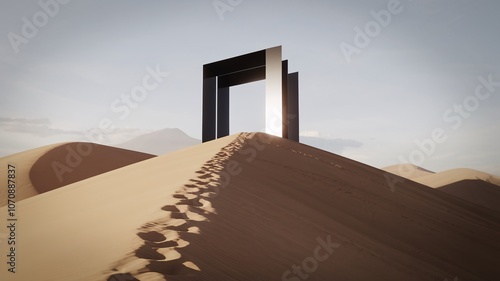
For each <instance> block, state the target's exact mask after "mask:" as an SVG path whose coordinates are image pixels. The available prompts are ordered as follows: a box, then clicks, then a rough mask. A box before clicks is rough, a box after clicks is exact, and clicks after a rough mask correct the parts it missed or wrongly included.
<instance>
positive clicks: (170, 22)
mask: <svg viewBox="0 0 500 281" xmlns="http://www.w3.org/2000/svg"><path fill="white" fill-rule="evenodd" d="M499 12H500V2H499V1H497V0H491V1H487V0H474V1H472V0H439V1H437V0H435V1H432V0H400V1H398V0H360V1H348V0H345V1H340V0H338V1H335V0H328V1H326V0H325V1H319V0H316V1H313V0H309V1H305V0H273V1H264V0H251V1H250V0H215V1H213V0H192V1H180V0H176V1H169V0H162V1H159V0H145V1H131V0H108V1H97V0H85V1H84V0H72V1H70V0H59V1H57V0H40V1H25V0H16V1H13V0H10V1H1V3H0V34H1V37H0V136H1V138H0V156H5V155H9V154H13V153H16V152H20V151H24V150H27V149H31V148H35V147H39V146H43V145H47V144H51V143H56V142H63V141H94V142H99V143H102V144H106V145H113V144H118V143H121V142H124V141H127V140H129V139H130V138H133V137H135V136H138V135H141V134H144V133H147V132H152V131H155V130H161V129H164V128H179V129H181V130H183V131H184V132H186V133H187V134H188V135H190V136H192V137H195V138H198V139H201V101H202V99H201V88H202V66H203V65H204V64H207V63H210V62H214V61H218V60H221V59H226V58H230V57H234V56H237V55H241V54H245V53H249V52H254V51H258V50H263V49H266V48H270V47H274V46H282V49H283V59H288V61H289V72H295V71H298V72H299V94H300V131H301V140H302V142H304V143H307V144H310V145H313V146H317V147H319V148H322V149H325V150H328V151H331V152H334V153H338V154H340V155H342V156H345V157H348V158H351V159H354V160H357V161H360V162H363V163H366V164H368V165H371V166H375V167H385V166H389V165H393V164H399V163H402V162H411V163H413V164H417V165H418V166H422V167H425V168H427V169H429V170H433V171H436V172H438V171H443V170H446V169H452V168H457V167H465V168H473V169H477V170H482V171H485V172H489V173H493V174H496V175H500V160H499V159H500V126H499V123H498V122H499V120H500V110H499V109H500V52H499V50H500V35H499V32H498V27H499V26H500V17H499V16H498V13H499ZM140 89H142V91H141V90H140ZM132 94H134V95H132ZM264 97H265V82H264V81H258V82H254V83H250V84H245V85H240V86H236V87H233V88H232V89H231V127H230V129H231V133H237V132H240V131H263V128H264V127H265V126H264V122H265V120H264Z"/></svg>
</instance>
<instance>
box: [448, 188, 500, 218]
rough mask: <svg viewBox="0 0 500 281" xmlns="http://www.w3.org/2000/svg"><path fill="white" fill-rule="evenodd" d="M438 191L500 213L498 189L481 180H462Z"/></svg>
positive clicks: (499, 191) (499, 190)
mask: <svg viewBox="0 0 500 281" xmlns="http://www.w3.org/2000/svg"><path fill="white" fill-rule="evenodd" d="M438 190H440V191H443V192H446V193H448V194H452V195H455V196H457V197H460V198H462V199H464V200H469V201H471V202H473V203H475V204H478V205H480V206H483V207H486V208H490V209H493V210H495V211H497V212H499V213H500V187H499V186H498V185H494V184H491V183H489V182H486V181H483V180H462V181H458V182H454V183H451V184H448V185H445V186H442V187H439V188H438Z"/></svg>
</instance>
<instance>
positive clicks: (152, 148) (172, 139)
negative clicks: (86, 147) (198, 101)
mask: <svg viewBox="0 0 500 281" xmlns="http://www.w3.org/2000/svg"><path fill="white" fill-rule="evenodd" d="M199 143H201V141H200V140H198V139H195V138H192V137H190V136H188V135H187V134H186V133H184V132H183V131H182V130H180V129H177V128H173V129H170V128H167V129H163V130H159V131H156V132H152V133H149V134H144V135H141V136H138V137H135V138H133V139H131V140H129V141H127V142H124V143H121V144H119V145H115V147H118V148H124V149H129V150H134V151H139V152H144V153H149V154H154V155H162V154H166V153H169V152H171V151H174V150H179V149H181V148H185V147H188V146H192V145H196V144H199Z"/></svg>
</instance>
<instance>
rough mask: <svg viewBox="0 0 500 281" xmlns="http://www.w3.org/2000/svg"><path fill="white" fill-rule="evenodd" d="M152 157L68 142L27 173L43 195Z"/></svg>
mask: <svg viewBox="0 0 500 281" xmlns="http://www.w3.org/2000/svg"><path fill="white" fill-rule="evenodd" d="M152 157H155V156H154V155H151V154H146V153H142V152H137V151H131V150H125V149H120V148H116V147H111V146H104V145H99V144H94V143H84V142H72V143H67V144H64V145H60V146H57V147H54V148H53V149H51V150H50V151H48V152H47V153H45V154H44V155H42V156H41V157H40V158H38V159H37V161H36V162H35V163H33V166H32V167H31V169H30V173H29V174H30V180H31V182H32V183H33V187H34V188H35V189H36V191H37V192H38V193H44V192H47V191H50V190H53V189H56V188H59V187H61V186H65V185H68V184H71V183H74V182H77V181H81V180H83V179H87V178H90V177H93V176H96V175H99V174H102V173H106V172H108V171H112V170H115V169H118V168H121V167H124V166H127V165H130V164H133V163H136V162H140V161H143V160H146V159H150V158H152Z"/></svg>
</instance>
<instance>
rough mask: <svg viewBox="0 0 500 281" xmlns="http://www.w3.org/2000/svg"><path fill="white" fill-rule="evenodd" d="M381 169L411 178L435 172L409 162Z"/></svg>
mask: <svg viewBox="0 0 500 281" xmlns="http://www.w3.org/2000/svg"><path fill="white" fill-rule="evenodd" d="M382 170H384V171H386V172H389V173H392V174H395V175H398V176H401V177H404V178H407V179H411V180H413V179H416V178H419V177H422V176H428V175H433V174H435V173H434V172H432V171H429V170H427V169H424V168H422V167H419V166H416V165H413V164H410V163H405V164H396V165H392V166H388V167H385V168H382Z"/></svg>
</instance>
